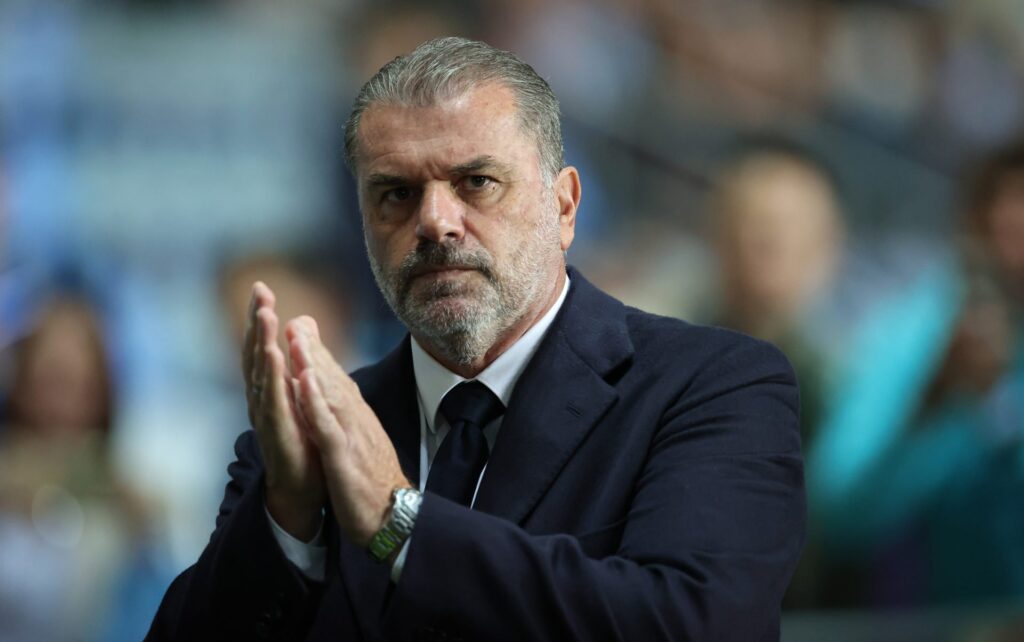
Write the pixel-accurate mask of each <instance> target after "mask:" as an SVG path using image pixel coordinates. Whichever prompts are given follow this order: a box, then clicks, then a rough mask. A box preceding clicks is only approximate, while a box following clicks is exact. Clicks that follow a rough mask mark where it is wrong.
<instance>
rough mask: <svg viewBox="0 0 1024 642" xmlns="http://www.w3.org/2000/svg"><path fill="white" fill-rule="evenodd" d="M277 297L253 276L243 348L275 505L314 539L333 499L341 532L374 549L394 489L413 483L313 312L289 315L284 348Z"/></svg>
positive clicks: (298, 533) (289, 526)
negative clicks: (327, 343)
mask: <svg viewBox="0 0 1024 642" xmlns="http://www.w3.org/2000/svg"><path fill="white" fill-rule="evenodd" d="M274 304H275V297H274V293H273V292H272V291H271V290H270V288H269V287H267V285H266V284H264V283H261V282H257V283H256V284H255V285H253V290H252V299H251V301H250V303H249V312H248V315H247V316H248V322H247V325H246V332H245V340H244V342H243V347H242V373H243V375H244V377H245V382H246V399H247V400H248V405H249V421H250V423H251V424H252V427H253V429H254V430H255V432H256V437H257V440H258V441H259V445H260V450H261V452H262V454H263V463H264V468H265V471H266V487H265V492H266V502H267V510H268V511H269V512H270V515H271V516H272V517H273V518H274V520H275V521H276V522H277V523H278V524H279V525H280V526H281V527H282V528H284V529H285V530H286V531H287V532H289V533H290V534H291V535H292V536H294V537H297V538H298V539H301V540H303V541H310V540H311V539H313V537H314V536H315V535H316V533H317V531H318V529H319V528H320V524H321V521H322V519H323V508H324V506H325V505H326V502H327V501H328V499H329V500H330V502H331V506H332V507H333V509H334V514H335V517H336V518H337V520H338V524H339V525H340V526H341V529H342V531H343V532H344V533H345V534H346V535H347V536H348V538H349V539H350V540H351V541H352V542H353V543H354V544H356V545H357V546H361V547H364V548H365V547H366V546H368V544H369V542H370V539H371V538H372V537H373V535H374V533H376V532H377V530H378V529H379V528H380V527H381V526H382V525H383V523H384V520H385V518H386V516H387V513H388V511H389V509H390V507H391V493H392V491H393V490H394V489H395V488H399V487H403V486H410V485H411V484H410V483H409V481H408V479H406V477H405V475H404V474H403V473H402V469H401V466H400V465H399V463H398V456H397V455H396V454H395V449H394V446H393V445H392V443H391V440H390V439H389V438H388V436H387V433H385V432H384V428H383V427H382V426H381V424H380V421H379V420H378V419H377V415H376V414H375V413H374V412H373V410H372V409H371V408H370V406H369V405H367V403H366V402H365V401H364V400H363V397H362V395H361V394H360V392H359V387H358V386H357V385H356V383H355V382H354V381H353V380H352V379H351V378H350V377H349V376H348V375H347V374H346V373H345V371H344V370H343V369H342V368H341V366H339V365H338V363H337V362H336V361H335V360H334V358H333V357H332V356H331V354H330V352H329V351H328V350H327V348H326V347H325V346H324V344H323V342H322V341H321V339H320V333H319V329H318V328H317V324H316V321H315V320H314V319H313V318H312V317H309V316H300V317H297V318H295V319H292V320H290V321H288V323H287V324H285V326H284V336H285V340H286V342H287V352H288V358H286V357H285V353H284V351H282V349H281V347H280V346H279V345H278V331H279V326H280V322H279V320H278V317H277V313H276V312H275V310H274Z"/></svg>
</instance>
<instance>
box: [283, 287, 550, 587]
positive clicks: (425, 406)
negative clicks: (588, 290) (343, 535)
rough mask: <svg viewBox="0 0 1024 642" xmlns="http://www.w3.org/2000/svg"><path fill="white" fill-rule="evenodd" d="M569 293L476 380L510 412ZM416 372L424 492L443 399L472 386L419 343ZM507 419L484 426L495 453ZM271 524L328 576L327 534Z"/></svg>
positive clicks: (293, 557)
mask: <svg viewBox="0 0 1024 642" xmlns="http://www.w3.org/2000/svg"><path fill="white" fill-rule="evenodd" d="M568 292H569V277H566V278H565V284H564V285H563V287H562V291H561V293H560V294H559V295H558V299H557V300H556V301H555V304H554V305H552V306H551V307H550V308H549V309H548V311H547V312H545V313H544V316H542V317H541V318H540V320H538V321H537V322H536V323H535V324H533V325H532V326H531V327H530V329H529V330H527V331H526V333H525V334H523V336H522V337H520V338H519V340H518V341H516V342H515V343H514V344H512V346H511V347H509V349H508V350H506V351H505V352H503V353H502V354H501V355H499V356H498V358H497V359H495V360H494V361H493V362H491V364H490V365H489V366H487V367H486V368H485V369H484V370H483V371H482V372H481V373H480V374H478V375H477V376H476V379H475V380H476V381H479V382H480V383H482V384H484V385H485V386H487V387H488V388H489V389H490V391H491V392H493V393H494V394H495V396H497V397H498V399H501V403H503V404H505V407H506V408H507V407H508V402H509V400H510V399H511V397H512V390H513V389H514V388H515V386H516V382H518V381H519V376H520V375H521V374H523V370H524V369H526V364H527V363H529V362H530V359H532V358H533V355H534V353H535V352H536V351H537V347H538V346H539V345H540V342H541V340H542V339H543V338H544V336H545V335H546V334H547V331H548V328H550V327H551V323H552V322H553V321H554V320H555V315H557V314H558V311H559V310H560V309H561V308H562V304H563V303H565V296H566V294H568ZM411 347H412V369H413V375H414V376H415V378H416V398H417V402H418V403H419V409H420V417H421V418H422V420H421V421H420V478H419V480H418V485H419V488H420V489H421V490H422V489H424V488H426V486H427V477H428V475H429V474H430V466H431V464H432V463H433V461H434V455H435V454H436V453H437V450H438V448H440V447H441V442H443V441H444V438H445V436H447V435H448V430H449V426H448V422H447V420H445V418H444V415H442V414H440V412H438V408H439V407H440V405H441V400H442V399H444V396H445V395H446V394H448V391H449V390H451V389H452V388H454V387H455V386H457V385H459V384H460V383H462V382H463V381H469V380H468V379H464V378H463V377H460V376H459V375H457V374H455V373H454V372H452V371H451V370H448V369H447V368H445V367H444V366H443V365H441V364H440V363H438V362H437V360H436V359H434V358H433V357H431V356H430V355H429V354H427V351H426V350H424V349H423V348H422V347H421V346H420V344H419V342H417V341H416V339H415V338H414V339H413V340H412V346H411ZM502 418H503V417H498V418H497V419H495V420H494V421H492V422H491V423H489V424H487V426H485V427H484V437H485V438H486V439H487V447H488V449H489V450H493V449H494V443H495V441H496V440H497V438H498V431H499V430H500V429H501V422H502ZM486 473H487V466H486V464H485V465H484V469H483V471H481V472H480V478H479V479H477V489H478V490H479V488H480V481H481V480H482V479H483V477H484V475H485V474H486ZM475 502H476V491H474V493H473V500H472V502H471V503H470V506H472V504H473V503H475ZM267 518H268V519H269V520H270V525H271V530H272V531H273V533H274V537H275V539H277V542H278V544H279V545H280V546H281V550H282V551H283V552H284V554H285V557H287V558H288V560H290V561H291V562H292V563H293V564H295V566H296V567H298V569H299V570H300V571H302V573H303V574H305V575H306V576H307V577H309V578H310V579H313V580H317V581H323V579H324V577H325V573H326V562H327V547H326V545H325V542H324V541H323V539H324V538H323V533H322V530H321V532H319V533H317V535H316V537H315V538H314V539H313V540H312V541H311V542H308V543H307V542H303V541H301V540H299V539H296V538H295V537H292V536H291V535H290V534H288V532H287V531H285V530H284V529H283V528H281V527H280V526H279V525H278V524H277V523H276V522H275V521H274V519H273V518H272V517H271V516H270V513H269V512H268V513H267ZM411 539H412V538H411V537H410V538H409V539H407V540H406V541H405V543H404V544H403V545H402V549H401V551H399V553H398V557H397V558H396V559H395V563H394V564H393V565H392V567H391V580H392V581H393V582H398V578H399V576H400V575H401V574H402V568H403V567H404V566H405V557H406V554H407V553H408V550H409V541H410V540H411Z"/></svg>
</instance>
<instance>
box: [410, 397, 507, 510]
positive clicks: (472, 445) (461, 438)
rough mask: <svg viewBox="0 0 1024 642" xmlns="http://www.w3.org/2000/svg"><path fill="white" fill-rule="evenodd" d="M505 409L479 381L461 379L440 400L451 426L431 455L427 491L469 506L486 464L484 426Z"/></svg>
mask: <svg viewBox="0 0 1024 642" xmlns="http://www.w3.org/2000/svg"><path fill="white" fill-rule="evenodd" d="M504 412H505V405H504V404H503V403H501V400H500V399H498V397H496V396H495V394H494V393H493V392H491V390H490V389H489V388H488V387H487V386H485V385H484V384H482V383H480V382H479V381H464V382H462V383H460V384H459V385H457V386H455V387H454V388H452V389H451V390H449V391H448V394H446V395H445V396H444V399H442V400H441V414H442V415H444V418H445V419H447V420H448V425H449V426H450V427H451V428H450V429H449V431H448V435H447V436H446V437H445V438H444V442H442V443H441V447H440V448H438V449H437V453H436V454H435V455H434V462H433V464H431V466H430V474H429V475H427V490H429V491H431V492H434V493H437V494H438V495H443V496H444V497H447V498H448V499H450V500H452V501H455V502H458V503H460V504H463V505H464V506H469V505H470V503H471V502H472V501H473V493H474V491H476V483H477V481H478V480H479V479H480V473H481V472H482V471H483V469H484V464H486V463H487V455H488V450H487V440H486V439H485V438H484V427H485V426H486V425H487V424H489V423H491V422H492V421H494V420H495V419H497V418H498V417H500V416H501V415H502V414H503V413H504Z"/></svg>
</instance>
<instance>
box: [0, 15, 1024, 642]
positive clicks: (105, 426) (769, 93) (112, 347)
mask: <svg viewBox="0 0 1024 642" xmlns="http://www.w3.org/2000/svg"><path fill="white" fill-rule="evenodd" d="M440 35H465V36H469V37H474V38H481V39H484V40H486V41H488V42H490V43H491V44H494V45H496V46H499V47H501V48H505V49H509V50H511V51H514V52H516V53H518V54H520V55H521V56H522V57H523V58H525V59H526V60H527V61H528V62H530V63H531V64H532V65H534V67H535V68H536V69H537V70H538V71H539V72H540V74H541V75H542V76H544V77H545V78H547V79H548V80H549V82H550V83H551V84H552V86H553V88H554V90H555V92H556V94H558V96H559V97H560V98H561V100H562V107H563V117H564V132H565V138H566V153H567V158H568V161H569V162H570V163H572V164H574V165H576V166H577V167H579V168H580V171H581V173H582V177H583V183H584V190H583V191H584V197H583V205H582V208H581V211H580V214H579V218H578V226H577V239H576V242H575V244H574V246H573V248H572V251H571V252H570V261H571V262H572V263H574V264H575V265H577V266H578V267H579V268H580V269H581V270H582V271H583V273H584V274H585V275H587V277H588V278H589V279H591V280H593V281H594V282H596V283H597V284H598V285H600V286H602V287H604V288H606V289H608V290H609V291H611V292H612V293H614V294H616V295H617V296H619V297H620V298H622V299H624V300H625V301H626V302H628V303H630V304H632V305H636V306H638V307H641V308H644V309H647V310H650V311H654V312H658V313H661V314H666V315H671V316H676V317H681V318H685V319H688V320H692V321H695V322H701V323H714V324H719V325H725V326H729V327H733V328H736V329H739V330H741V331H743V332H746V333H749V334H752V335H755V336H759V337H763V338H766V339H769V340H771V341H773V342H775V343H777V344H778V345H780V346H781V347H782V348H783V350H784V351H785V352H786V353H787V355H788V356H789V357H790V359H791V360H792V361H793V363H794V364H795V366H796V368H797V373H798V377H799V379H800V382H801V386H802V392H803V394H802V405H803V426H802V429H803V433H804V448H805V456H806V463H807V484H808V494H809V500H810V515H809V522H810V536H809V540H808V545H807V549H806V553H805V556H804V559H803V561H802V562H801V566H800V568H799V569H798V571H797V575H796V577H795V578H794V581H793V584H792V586H791V588H790V591H789V593H788V595H787V597H786V601H785V612H784V613H785V615H784V626H783V638H784V639H786V640H790V641H798V640H835V641H841V640H874V641H879V640H963V641H972V642H974V641H997V640H998V641H1006V640H1024V443H1022V438H1024V139H1022V138H1021V136H1022V135H1024V127H1022V126H1024V3H1022V2H1020V1H1019V0H957V1H954V0H916V1H914V0H903V1H899V0H888V1H882V0H877V1H867V0H860V1H858V0H772V1H769V0H590V1H584V0H544V1H542V0H495V1H493V2H468V1H461V2H459V1H455V0H452V1H449V2H432V3H429V4H428V3H422V2H412V1H408V2H391V1H382V0H378V1H374V2H371V1H369V0H302V1H299V0H295V1H293V2H289V3H275V2H270V1H268V0H263V1H258V0H221V1H213V0H206V1H202V2H200V1H194V2H188V1H169V0H163V1H161V0H149V1H141V0H139V1H134V2H127V1H121V2H116V1H113V0H106V1H102V0H91V1H89V2H85V1H83V0H80V1H73V0H64V1H58V0H0V640H3V641H18V642H22V641H26V642H27V641H37V640H38V641H47V642H51V641H54V640H69V641H79V640H81V641H97V640H110V641H120V640H126V641H127V640H139V639H141V638H142V637H143V635H144V634H145V631H146V629H147V627H148V624H149V621H150V619H151V617H152V615H153V613H154V611H155V609H156V607H157V605H158V603H159V600H160V598H161V596H162V594H163V592H164V590H165V589H166V587H167V585H168V584H169V582H170V580H171V579H172V578H173V577H174V575H176V574H177V573H178V572H180V571H181V570H182V569H183V568H185V567H186V566H187V565H189V564H190V563H191V562H192V561H194V560H195V559H196V558H197V556H198V554H199V552H200V551H201V550H202V548H203V546H204V544H205V542H206V540H207V539H208V537H209V534H210V532H211V530H212V527H213V521H214V517H215V515H216V511H217V506H218V503H219V501H220V497H221V494H222V491H223V484H224V483H225V481H226V479H227V477H226V472H225V468H226V465H227V463H228V462H229V461H230V460H231V459H232V444H233V442H234V439H235V437H236V436H237V435H238V434H239V432H240V431H242V430H244V429H246V428H247V420H246V411H245V405H244V404H245V400H244V396H243V392H242V385H241V378H240V374H239V368H238V356H237V353H238V346H239V342H240V337H241V332H242V329H241V328H242V324H243V317H244V313H245V305H246V301H247V298H248V294H249V287H250V286H251V283H252V282H253V281H254V280H256V279H262V280H264V281H267V282H268V283H269V284H270V285H271V286H272V287H273V288H274V289H275V290H276V291H277V293H278V295H279V299H280V301H281V306H282V308H283V310H282V315H283V316H285V317H286V318H287V317H290V316H293V315H296V314H300V313H309V314H313V315H314V316H315V317H316V318H317V319H318V320H319V321H320V326H321V328H325V329H327V330H328V332H329V341H330V343H331V346H332V348H333V350H334V353H335V354H336V355H337V356H338V357H339V360H340V361H341V362H342V363H343V365H345V366H346V367H347V368H350V369H351V368H355V367H358V366H360V365H363V364H365V363H368V362H370V361H372V360H374V359H376V358H377V357H379V356H381V355H382V354H383V353H384V352H385V351H386V350H387V349H388V348H389V347H390V346H391V345H393V344H394V342H395V341H397V339H398V338H399V337H400V336H401V335H402V328H401V327H400V326H399V325H398V324H397V322H396V321H395V320H394V319H393V318H391V315H390V313H389V311H388V310H387V308H386V306H385V305H384V303H383V302H382V300H381V299H380V298H379V296H378V295H377V293H376V289H375V287H374V285H373V282H372V277H371V275H370V272H369V269H368V266H367V264H366V260H365V255H364V248H363V242H362V232H361V227H360V220H359V214H358V211H357V208H356V204H355V199H354V196H353V186H352V182H351V178H350V176H349V175H348V173H347V170H346V168H345V167H344V164H343V161H342V155H343V154H342V146H343V145H342V128H343V124H344V121H345V118H346V117H347V113H348V109H349V105H350V104H351V100H352V98H353V97H354V95H355V92H356V91H357V90H358V87H359V86H360V84H361V83H362V82H364V81H365V80H366V79H367V78H368V77H369V76H370V75H371V74H372V73H373V72H374V71H375V70H376V69H377V68H378V67H379V66H380V65H381V64H383V63H384V62H386V61H388V60H390V59H391V58H392V57H394V56H395V55H398V54H400V53H403V52H406V51H409V50H410V49H412V48H413V47H414V46H415V45H417V44H419V43H420V42H422V41H424V40H427V39H429V38H432V37H435V36H440Z"/></svg>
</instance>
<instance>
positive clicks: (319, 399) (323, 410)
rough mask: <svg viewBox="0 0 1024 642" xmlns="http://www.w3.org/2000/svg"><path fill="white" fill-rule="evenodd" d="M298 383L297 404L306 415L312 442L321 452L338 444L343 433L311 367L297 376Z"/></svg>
mask: <svg viewBox="0 0 1024 642" xmlns="http://www.w3.org/2000/svg"><path fill="white" fill-rule="evenodd" d="M299 383H300V388H301V394H300V395H299V405H300V406H301V408H302V413H303V415H305V417H306V421H307V423H308V425H309V428H310V433H311V435H312V437H313V442H314V443H316V445H317V446H318V447H319V448H320V450H321V452H324V451H327V450H329V449H332V448H335V447H337V446H339V445H340V442H341V440H342V439H343V438H344V434H343V433H342V429H341V426H340V425H339V424H338V421H337V419H335V417H334V413H332V412H331V409H330V407H328V405H327V400H326V399H325V398H324V395H323V391H322V390H321V388H320V384H319V383H318V382H317V378H316V375H315V372H314V371H313V370H311V369H307V370H305V371H304V372H303V373H302V376H301V377H300V378H299Z"/></svg>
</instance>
